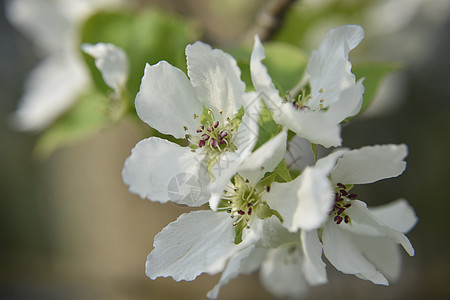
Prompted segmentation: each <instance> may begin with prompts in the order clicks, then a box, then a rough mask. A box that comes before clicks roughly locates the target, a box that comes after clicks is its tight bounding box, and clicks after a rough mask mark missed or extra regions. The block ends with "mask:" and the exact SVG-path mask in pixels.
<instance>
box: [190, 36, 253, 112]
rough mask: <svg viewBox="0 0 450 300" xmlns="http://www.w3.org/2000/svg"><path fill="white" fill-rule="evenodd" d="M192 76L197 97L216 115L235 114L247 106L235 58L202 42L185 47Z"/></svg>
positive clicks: (243, 86) (243, 85)
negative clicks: (220, 113)
mask: <svg viewBox="0 0 450 300" xmlns="http://www.w3.org/2000/svg"><path fill="white" fill-rule="evenodd" d="M186 56H187V67H188V74H189V78H190V79H191V82H192V85H193V86H194V88H195V91H196V92H197V95H198V98H199V99H200V101H201V102H202V103H203V105H205V107H206V108H208V109H212V110H213V112H214V115H215V116H216V117H218V116H219V111H220V110H222V111H223V116H224V118H226V117H232V116H233V115H234V114H235V113H236V112H237V111H238V110H239V108H241V106H242V105H244V99H243V96H244V93H245V84H244V82H243V81H242V80H241V77H240V76H241V70H240V69H239V67H238V65H237V63H236V61H235V59H234V58H233V57H232V56H231V55H229V54H227V53H225V52H223V51H222V50H219V49H211V47H210V46H209V45H207V44H205V43H202V42H196V43H194V44H192V45H188V46H187V47H186Z"/></svg>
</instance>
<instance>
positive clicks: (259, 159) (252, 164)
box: [239, 130, 287, 184]
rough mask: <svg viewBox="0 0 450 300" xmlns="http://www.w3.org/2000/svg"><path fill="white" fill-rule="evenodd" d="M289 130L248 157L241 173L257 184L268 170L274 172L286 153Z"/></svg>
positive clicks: (240, 168) (241, 167) (240, 169)
mask: <svg viewBox="0 0 450 300" xmlns="http://www.w3.org/2000/svg"><path fill="white" fill-rule="evenodd" d="M286 139H287V132H286V131H285V130H283V131H282V132H280V133H279V134H277V135H276V136H275V137H273V138H272V139H270V140H269V141H267V142H266V143H264V144H263V145H262V146H261V147H259V148H258V149H256V151H255V152H253V153H251V154H250V156H248V157H247V158H246V160H245V161H244V163H243V164H242V165H241V166H240V167H239V174H241V175H242V176H243V177H244V178H246V179H248V180H249V181H250V184H256V183H258V181H259V180H260V179H261V178H262V177H263V176H264V174H265V173H266V172H272V171H273V170H274V169H275V168H276V167H277V166H278V164H279V163H280V161H281V160H282V159H283V157H284V155H285V153H286Z"/></svg>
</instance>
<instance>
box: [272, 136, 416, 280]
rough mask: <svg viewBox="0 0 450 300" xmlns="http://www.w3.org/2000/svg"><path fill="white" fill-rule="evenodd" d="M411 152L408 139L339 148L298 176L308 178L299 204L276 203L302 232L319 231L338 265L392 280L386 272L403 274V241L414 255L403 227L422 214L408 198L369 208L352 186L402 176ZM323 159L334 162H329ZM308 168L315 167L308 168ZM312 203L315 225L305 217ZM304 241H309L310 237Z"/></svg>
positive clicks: (319, 265)
mask: <svg viewBox="0 0 450 300" xmlns="http://www.w3.org/2000/svg"><path fill="white" fill-rule="evenodd" d="M406 155H407V147H406V146H405V145H382V146H379V145H378V146H367V147H363V148H361V149H357V150H351V151H349V150H347V149H344V150H338V151H336V152H334V153H331V154H330V155H328V156H327V157H325V158H322V159H319V160H318V161H317V163H316V164H315V166H309V167H307V168H306V169H305V170H304V171H303V172H302V174H301V175H300V176H299V177H302V176H304V177H305V179H304V180H303V182H302V183H301V186H300V188H298V191H297V192H298V195H299V202H298V204H297V206H294V207H291V208H290V209H288V210H287V208H286V207H285V209H284V210H283V206H282V205H281V204H278V203H276V202H273V203H272V207H273V208H274V209H277V210H278V211H279V212H280V214H282V215H284V216H286V218H285V222H287V224H291V226H290V229H291V231H293V230H296V229H300V230H301V232H302V234H305V235H309V236H313V238H314V239H316V238H318V237H317V236H318V233H320V239H321V241H322V244H323V253H324V254H325V256H326V257H327V259H328V260H329V261H330V263H331V264H332V265H333V266H335V267H336V268H337V269H338V270H340V271H342V272H343V273H346V274H355V275H356V276H358V277H360V278H362V279H366V280H370V281H372V282H374V283H376V284H383V285H387V284H388V281H387V279H386V277H388V278H391V279H396V278H397V277H398V276H399V271H400V255H399V253H398V251H397V244H400V245H402V246H403V248H404V249H405V250H406V252H407V253H408V254H409V255H414V249H413V247H412V246H411V243H410V242H409V240H408V238H407V237H406V236H405V235H404V233H406V232H408V231H409V230H410V229H411V228H412V227H413V226H414V225H415V223H416V221H417V218H416V216H415V214H414V211H413V209H412V208H411V207H410V206H409V205H408V204H407V202H406V201H405V200H397V201H396V202H394V203H392V204H388V205H385V206H382V207H380V208H378V209H374V210H369V209H368V208H367V205H366V204H365V203H364V202H362V201H360V200H357V199H358V196H357V195H356V194H355V193H352V192H351V189H352V187H353V185H354V184H365V183H371V182H375V181H378V180H381V179H385V178H392V177H396V176H399V175H400V174H401V173H403V171H404V170H405V168H406V162H405V161H404V158H405V157H406ZM324 160H328V162H330V161H331V162H332V163H331V164H329V163H328V164H326V163H324ZM307 170H310V171H309V172H305V171H307ZM317 174H319V176H317ZM320 176H322V177H320ZM317 180H319V181H317ZM319 182H322V183H321V184H320V183H319ZM325 182H326V183H325ZM273 189H274V190H275V189H276V187H273ZM301 195H310V197H315V199H316V200H317V201H315V202H313V201H310V202H305V197H304V196H303V197H302V196H301ZM319 195H320V196H319ZM306 199H307V198H306ZM312 204H314V206H311V205H312ZM308 209H309V211H312V212H314V211H316V212H317V214H315V215H316V219H315V220H316V221H317V222H316V223H314V224H312V225H315V226H309V225H311V224H305V223H304V222H303V221H302V220H303V219H304V218H305V217H306V216H305V215H302V213H301V212H305V211H307V210H308ZM289 213H290V215H289ZM313 215H314V214H313ZM305 225H306V226H305ZM314 227H316V228H317V229H320V230H317V229H316V228H314ZM302 242H303V245H304V246H306V247H308V245H307V243H306V242H305V241H302ZM321 252H322V247H320V248H316V249H315V255H316V257H317V256H320V255H321ZM311 262H313V264H312V265H310V267H311V268H312V269H313V270H316V271H317V272H320V273H321V274H325V264H324V263H323V262H322V261H321V260H315V261H311Z"/></svg>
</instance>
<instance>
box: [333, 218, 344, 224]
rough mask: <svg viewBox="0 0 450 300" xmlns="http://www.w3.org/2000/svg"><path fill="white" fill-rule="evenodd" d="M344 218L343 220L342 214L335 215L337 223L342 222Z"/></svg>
mask: <svg viewBox="0 0 450 300" xmlns="http://www.w3.org/2000/svg"><path fill="white" fill-rule="evenodd" d="M342 220H343V218H342V217H340V216H336V217H334V221H335V222H336V224H341V222H342Z"/></svg>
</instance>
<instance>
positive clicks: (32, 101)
mask: <svg viewBox="0 0 450 300" xmlns="http://www.w3.org/2000/svg"><path fill="white" fill-rule="evenodd" d="M87 85H88V75H87V72H86V69H85V68H84V66H83V65H82V64H81V63H80V61H79V59H78V57H77V56H75V55H68V54H63V55H51V56H48V57H47V58H46V59H45V60H43V61H41V62H40V63H39V65H37V66H36V67H35V68H34V69H33V70H32V71H31V72H30V73H29V75H28V76H27V78H26V82H25V87H24V93H23V95H22V98H21V99H20V104H19V108H18V110H17V111H16V112H14V114H13V115H12V122H13V126H14V127H15V128H17V129H19V130H24V131H40V130H42V129H44V128H45V127H47V126H48V125H49V124H51V123H52V122H53V121H54V120H55V119H56V118H58V117H59V116H60V115H61V114H62V113H63V112H64V111H66V110H67V109H68V108H69V107H70V106H71V105H72V104H73V103H74V102H75V101H76V100H77V99H78V97H79V95H80V93H81V92H82V91H83V89H84V88H86V86H87Z"/></svg>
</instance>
